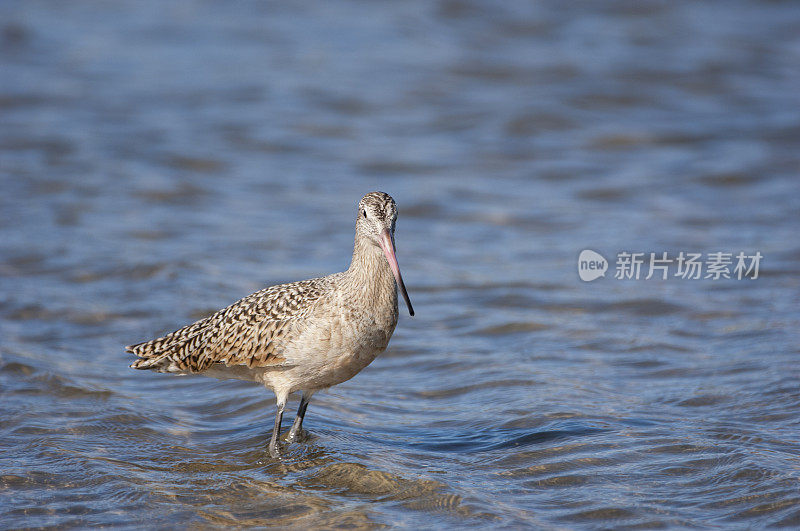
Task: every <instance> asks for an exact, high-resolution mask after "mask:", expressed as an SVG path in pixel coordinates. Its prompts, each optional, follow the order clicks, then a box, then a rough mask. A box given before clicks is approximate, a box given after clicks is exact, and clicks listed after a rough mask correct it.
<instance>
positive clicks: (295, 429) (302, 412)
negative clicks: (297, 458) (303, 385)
mask: <svg viewBox="0 0 800 531" xmlns="http://www.w3.org/2000/svg"><path fill="white" fill-rule="evenodd" d="M312 394H313V393H309V392H305V393H303V397H302V398H300V407H298V408H297V416H296V417H295V418H294V422H293V423H292V429H291V430H289V436H288V437H286V441H287V442H292V441H294V439H295V437H297V434H298V433H299V432H300V430H301V429H303V417H305V416H306V409H307V408H308V401H309V400H311V395H312Z"/></svg>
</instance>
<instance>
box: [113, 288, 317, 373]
mask: <svg viewBox="0 0 800 531" xmlns="http://www.w3.org/2000/svg"><path fill="white" fill-rule="evenodd" d="M329 286H330V283H329V282H328V281H327V277H325V278H317V279H311V280H303V281H301V282H293V283H291V284H281V285H279V286H272V287H270V288H267V289H263V290H261V291H257V292H256V293H253V294H252V295H248V296H247V297H245V298H243V299H241V300H239V301H237V302H235V303H234V304H232V305H230V306H228V307H227V308H224V309H222V310H220V311H218V312H217V313H215V314H213V315H211V316H209V317H206V318H204V319H201V320H199V321H197V322H195V323H192V324H190V325H188V326H185V327H184V328H181V329H180V330H176V331H175V332H172V333H171V334H167V335H165V336H163V337H159V338H157V339H153V340H151V341H147V342H144V343H139V344H137V345H131V346H129V347H126V350H127V351H128V352H132V353H133V354H136V355H137V356H139V358H140V359H138V360H136V361H135V362H134V363H133V364H132V365H131V367H133V368H135V369H155V370H158V371H165V372H184V371H190V372H200V371H203V370H205V369H207V368H208V367H210V366H211V365H212V364H214V363H225V364H226V365H247V366H248V367H261V366H266V365H275V364H280V363H282V362H283V361H285V358H284V357H283V356H282V353H283V347H284V345H285V344H286V340H287V337H289V336H290V334H291V332H292V331H296V330H298V329H299V328H300V327H302V326H303V323H304V318H305V317H307V316H308V315H309V314H310V312H311V309H312V308H313V306H314V304H315V303H316V301H317V300H319V298H320V297H321V296H322V295H323V293H325V291H326V290H327V289H328V288H329Z"/></svg>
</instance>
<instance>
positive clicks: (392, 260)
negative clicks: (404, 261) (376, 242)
mask: <svg viewBox="0 0 800 531" xmlns="http://www.w3.org/2000/svg"><path fill="white" fill-rule="evenodd" d="M380 241H381V249H383V254H385V255H386V260H388V261H389V267H390V268H391V269H392V273H394V279H395V280H396V281H397V286H398V287H399V288H400V293H402V294H403V298H404V299H405V300H406V306H408V313H409V314H411V316H413V315H414V308H413V307H412V306H411V300H410V299H409V298H408V292H407V291H406V285H405V284H403V275H401V274H400V266H399V265H398V264H397V256H395V254H394V240H393V239H392V235H391V234H390V233H389V229H386V230H384V231H383V232H382V233H381V240H380Z"/></svg>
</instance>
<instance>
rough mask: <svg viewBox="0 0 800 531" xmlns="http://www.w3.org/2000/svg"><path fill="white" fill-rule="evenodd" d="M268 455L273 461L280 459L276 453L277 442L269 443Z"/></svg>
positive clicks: (279, 454)
mask: <svg viewBox="0 0 800 531" xmlns="http://www.w3.org/2000/svg"><path fill="white" fill-rule="evenodd" d="M269 455H270V457H272V458H273V459H279V458H280V456H281V453H280V452H279V451H278V443H277V441H271V442H270V443H269Z"/></svg>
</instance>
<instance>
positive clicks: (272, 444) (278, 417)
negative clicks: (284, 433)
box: [269, 398, 286, 458]
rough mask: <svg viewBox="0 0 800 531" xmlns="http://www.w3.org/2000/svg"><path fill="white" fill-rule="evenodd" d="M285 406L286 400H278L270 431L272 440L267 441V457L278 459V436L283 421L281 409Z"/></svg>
mask: <svg viewBox="0 0 800 531" xmlns="http://www.w3.org/2000/svg"><path fill="white" fill-rule="evenodd" d="M284 406H286V399H285V398H284V399H283V400H281V399H280V398H279V399H278V411H277V412H276V413H275V427H274V428H273V429H272V438H271V439H270V440H269V455H271V456H272V457H275V458H278V457H280V454H279V453H278V435H280V432H281V421H282V420H283V408H284Z"/></svg>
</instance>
